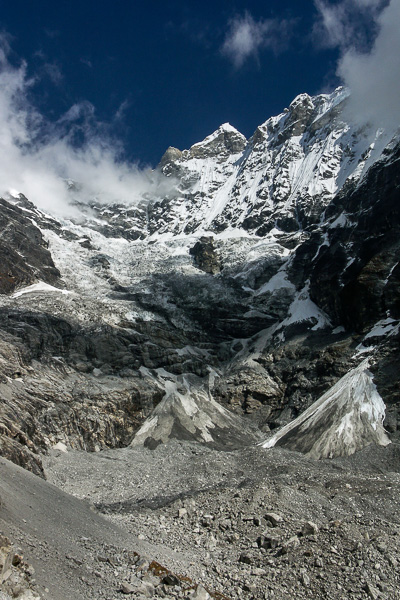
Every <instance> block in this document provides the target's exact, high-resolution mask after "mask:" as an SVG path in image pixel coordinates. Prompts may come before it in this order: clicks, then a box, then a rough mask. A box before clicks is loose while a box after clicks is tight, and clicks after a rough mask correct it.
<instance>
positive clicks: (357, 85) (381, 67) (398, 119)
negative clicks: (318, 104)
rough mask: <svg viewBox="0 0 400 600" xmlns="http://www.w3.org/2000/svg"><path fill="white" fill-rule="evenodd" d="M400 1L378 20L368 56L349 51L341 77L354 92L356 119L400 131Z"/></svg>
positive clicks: (394, 1)
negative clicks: (374, 37)
mask: <svg viewBox="0 0 400 600" xmlns="http://www.w3.org/2000/svg"><path fill="white" fill-rule="evenodd" d="M399 23H400V0H391V2H390V4H389V5H388V6H387V7H386V8H385V9H384V10H383V11H382V12H381V13H380V15H379V16H378V17H377V24H378V26H379V32H378V35H377V37H376V39H375V43H374V45H373V47H372V48H371V50H370V52H368V53H361V52H357V50H355V49H349V50H347V51H346V52H345V53H344V54H343V56H342V58H341V59H340V62H339V66H338V74H339V75H340V77H341V78H342V79H343V81H344V83H345V84H346V85H347V86H348V87H349V89H350V91H351V96H350V105H349V109H350V110H351V112H352V117H353V118H356V119H358V120H359V121H360V122H369V123H371V124H372V125H374V126H375V127H384V128H386V129H389V130H395V129H397V128H398V127H400V29H399Z"/></svg>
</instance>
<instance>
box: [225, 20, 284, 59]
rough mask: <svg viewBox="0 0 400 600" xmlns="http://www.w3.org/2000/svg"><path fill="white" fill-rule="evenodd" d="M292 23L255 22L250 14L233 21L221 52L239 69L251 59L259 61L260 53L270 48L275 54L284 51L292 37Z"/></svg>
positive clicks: (230, 23) (230, 22) (276, 21)
mask: <svg viewBox="0 0 400 600" xmlns="http://www.w3.org/2000/svg"><path fill="white" fill-rule="evenodd" d="M291 27H292V24H291V23H290V21H287V20H282V21H278V20H277V19H261V20H259V21H255V20H254V18H253V17H252V16H251V14H250V13H248V12H246V13H244V15H242V16H237V17H235V18H234V19H231V20H230V21H229V23H228V31H227V33H226V36H225V40H224V43H223V45H222V48H221V52H222V54H223V55H224V56H226V57H227V58H228V59H229V60H231V61H232V63H233V65H234V66H235V67H236V68H237V69H239V68H240V67H242V66H243V64H244V63H245V62H246V61H247V60H248V59H250V58H255V59H256V60H257V59H258V54H259V51H260V50H261V49H263V48H269V49H270V50H272V51H273V52H275V53H278V52H280V51H281V50H283V49H284V48H285V46H286V44H287V41H288V39H289V37H290V31H291Z"/></svg>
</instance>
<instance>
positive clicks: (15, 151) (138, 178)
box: [0, 34, 175, 216]
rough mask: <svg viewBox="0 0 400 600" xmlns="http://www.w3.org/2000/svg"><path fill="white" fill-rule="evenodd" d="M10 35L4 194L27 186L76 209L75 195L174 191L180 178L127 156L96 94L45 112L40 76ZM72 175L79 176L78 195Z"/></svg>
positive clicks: (120, 196)
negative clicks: (19, 57)
mask: <svg viewBox="0 0 400 600" xmlns="http://www.w3.org/2000/svg"><path fill="white" fill-rule="evenodd" d="M9 39H10V38H9V36H7V34H3V35H2V36H1V38H0V151H1V154H2V161H1V162H0V194H2V193H3V194H5V193H7V192H8V191H10V190H12V192H13V194H15V193H16V192H20V193H23V194H24V195H25V196H27V197H28V198H29V199H30V200H31V201H32V202H34V203H35V204H36V205H37V206H38V207H40V208H42V209H44V210H46V211H48V212H50V213H51V214H56V215H59V216H74V215H76V213H77V209H76V207H74V206H73V204H74V200H77V201H79V202H88V201H93V200H95V201H98V202H104V203H109V202H118V203H122V204H124V203H125V204H135V203H138V202H139V201H141V200H143V199H144V198H145V197H146V196H148V195H149V194H150V195H152V196H157V195H161V196H162V195H166V194H168V193H171V192H172V191H173V188H174V183H175V182H174V181H172V180H167V179H166V178H163V177H162V176H161V174H160V173H158V172H155V171H153V170H152V169H151V168H147V169H140V168H139V167H138V166H137V165H136V164H132V163H128V162H126V161H124V160H123V158H122V156H123V148H122V146H121V144H120V143H118V141H116V140H115V139H113V138H112V136H111V135H110V131H109V130H110V126H109V125H107V124H105V123H101V122H100V121H98V120H96V114H95V108H94V106H93V105H92V104H91V103H90V102H87V101H83V102H80V103H76V104H74V105H72V106H71V107H70V108H69V110H68V111H66V112H65V113H64V114H63V115H62V116H61V117H59V119H58V120H57V121H55V122H49V121H47V120H46V119H44V117H43V116H42V115H41V114H40V113H39V111H38V110H37V109H36V108H35V107H34V106H33V105H32V103H31V102H30V100H29V91H30V88H31V87H32V86H33V85H34V84H35V78H34V77H33V78H29V77H28V75H27V64H26V63H25V62H24V61H20V63H19V65H17V66H15V65H13V64H11V62H10V61H9V55H10V44H9ZM121 117H122V111H120V112H119V114H117V115H116V118H117V119H121ZM66 180H73V181H76V182H78V183H79V185H78V186H77V187H76V189H75V195H73V194H71V191H69V190H68V186H67V185H66Z"/></svg>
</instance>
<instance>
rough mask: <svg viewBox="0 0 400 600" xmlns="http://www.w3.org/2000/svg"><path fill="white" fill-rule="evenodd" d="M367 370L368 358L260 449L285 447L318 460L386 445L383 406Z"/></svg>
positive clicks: (370, 374) (387, 439)
mask: <svg viewBox="0 0 400 600" xmlns="http://www.w3.org/2000/svg"><path fill="white" fill-rule="evenodd" d="M368 367H369V361H368V359H366V360H364V361H362V362H361V363H360V364H359V365H358V366H357V367H356V368H355V369H352V370H351V371H349V372H348V373H347V374H346V375H345V376H344V377H342V379H340V380H339V381H338V382H337V383H336V384H335V385H334V386H333V387H331V388H330V389H329V390H328V391H327V392H326V393H325V394H323V396H321V397H320V398H319V399H318V400H317V401H316V402H314V404H312V405H311V406H310V407H309V408H308V409H307V410H305V411H304V412H303V413H302V414H301V415H300V416H299V417H297V419H295V420H294V421H292V422H291V423H289V424H288V425H286V426H285V427H282V429H280V430H279V431H278V432H277V433H276V434H275V435H274V436H273V437H272V438H270V439H268V440H266V441H265V442H263V443H262V444H261V445H262V447H263V448H272V447H274V446H284V447H285V448H288V449H290V450H296V451H300V452H303V453H305V454H307V455H308V456H310V457H311V458H316V459H319V458H335V457H337V456H350V455H351V454H354V452H357V451H358V450H361V449H362V448H364V447H365V446H368V445H370V444H377V445H380V446H387V445H388V444H389V443H390V440H389V438H388V436H387V434H386V432H385V430H384V428H383V425H382V423H383V419H384V416H385V404H384V402H383V400H382V398H381V397H380V395H379V393H378V391H377V389H376V386H375V384H374V382H373V378H372V373H371V372H370V371H369V370H368Z"/></svg>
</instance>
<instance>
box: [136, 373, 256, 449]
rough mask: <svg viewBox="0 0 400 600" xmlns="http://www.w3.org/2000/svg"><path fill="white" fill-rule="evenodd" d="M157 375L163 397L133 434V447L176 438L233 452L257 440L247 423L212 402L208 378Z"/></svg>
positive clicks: (151, 447)
mask: <svg viewBox="0 0 400 600" xmlns="http://www.w3.org/2000/svg"><path fill="white" fill-rule="evenodd" d="M157 375H158V377H157V381H158V383H159V385H162V386H163V387H164V390H165V395H164V397H163V399H162V400H161V402H160V403H159V404H158V405H157V406H156V407H155V409H154V410H153V412H152V413H151V415H150V416H149V417H148V419H147V420H146V421H145V422H144V424H143V425H142V427H141V428H140V429H139V431H138V432H137V433H136V435H135V437H134V439H133V441H132V444H131V445H132V446H138V445H141V444H143V445H144V446H146V447H148V448H150V449H154V448H156V447H157V446H158V445H159V444H163V443H164V444H165V443H166V442H168V440H170V439H178V440H189V441H196V442H202V443H205V444H208V445H210V446H211V447H213V448H217V449H222V450H230V449H231V450H232V449H235V448H238V447H240V446H243V445H249V444H251V443H252V442H253V443H254V442H255V441H257V438H258V435H257V434H256V433H255V429H254V428H251V427H250V426H249V423H246V422H245V421H244V419H243V418H241V417H239V416H238V415H235V414H233V413H231V412H229V411H228V410H226V409H225V408H223V407H222V406H221V405H220V404H218V402H216V401H215V400H214V399H213V397H212V395H211V394H210V390H209V380H208V378H204V379H201V378H199V377H196V376H195V375H190V374H187V375H184V376H174V375H172V374H171V373H167V372H165V371H164V372H163V371H162V370H159V372H158V374H157Z"/></svg>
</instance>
